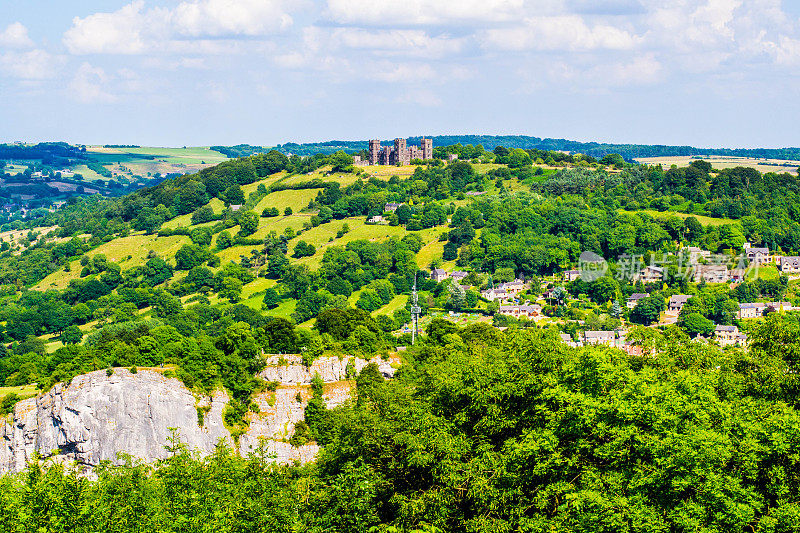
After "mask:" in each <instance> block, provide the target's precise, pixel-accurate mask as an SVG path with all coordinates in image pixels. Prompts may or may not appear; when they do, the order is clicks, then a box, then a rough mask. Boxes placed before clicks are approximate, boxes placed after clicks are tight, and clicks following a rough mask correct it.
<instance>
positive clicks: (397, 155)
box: [390, 139, 408, 165]
mask: <svg viewBox="0 0 800 533" xmlns="http://www.w3.org/2000/svg"><path fill="white" fill-rule="evenodd" d="M407 158H408V154H407V153H406V140H405V139H395V140H394V159H393V160H392V161H391V162H390V164H395V163H400V164H401V165H407V164H408V161H406V159H407Z"/></svg>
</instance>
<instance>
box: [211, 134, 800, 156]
mask: <svg viewBox="0 0 800 533" xmlns="http://www.w3.org/2000/svg"><path fill="white" fill-rule="evenodd" d="M432 138H433V144H434V146H449V145H453V144H462V145H467V144H472V145H476V144H481V145H483V147H484V148H486V149H487V150H493V149H494V148H495V147H496V146H505V147H506V148H524V149H533V148H535V149H538V150H561V151H568V152H580V153H583V154H587V155H591V156H594V157H602V156H604V155H606V154H611V153H618V154H621V155H622V156H623V157H625V158H626V159H633V158H638V157H663V156H689V155H698V154H703V155H722V156H737V157H758V158H769V159H789V160H800V148H698V147H694V146H668V145H663V144H613V143H598V142H579V141H570V140H568V139H548V138H540V137H531V136H528V135H435V136H433V137H432ZM420 139H421V137H409V138H408V141H409V142H410V143H418V142H419V140H420ZM383 142H385V143H390V142H391V141H388V140H387V141H383ZM366 147H367V141H366V140H362V141H325V142H319V143H302V144H297V143H291V142H290V143H285V144H279V145H278V146H277V149H278V150H279V151H281V152H283V153H292V154H298V155H313V154H317V153H324V154H331V153H333V152H336V151H338V150H344V151H346V152H357V151H359V150H363V149H365V148H366ZM219 148H220V147H214V149H215V150H217V151H220V152H222V150H220V149H219ZM232 148H236V147H232ZM259 148H262V149H265V148H263V147H259ZM223 153H225V152H223Z"/></svg>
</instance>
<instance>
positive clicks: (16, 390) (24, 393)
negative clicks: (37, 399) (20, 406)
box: [0, 383, 38, 400]
mask: <svg viewBox="0 0 800 533" xmlns="http://www.w3.org/2000/svg"><path fill="white" fill-rule="evenodd" d="M37 392H38V389H37V388H36V384H34V383H30V384H28V385H20V386H19V387H0V399H2V398H5V397H6V396H8V395H9V394H12V393H13V394H16V395H17V396H19V397H20V399H22V400H24V399H25V398H31V397H33V396H36V394H37Z"/></svg>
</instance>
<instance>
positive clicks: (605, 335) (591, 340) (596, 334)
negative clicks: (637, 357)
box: [583, 331, 617, 346]
mask: <svg viewBox="0 0 800 533" xmlns="http://www.w3.org/2000/svg"><path fill="white" fill-rule="evenodd" d="M616 340H617V334H616V332H614V331H584V332H583V343H584V344H586V345H589V344H604V345H606V346H614V344H615V343H616Z"/></svg>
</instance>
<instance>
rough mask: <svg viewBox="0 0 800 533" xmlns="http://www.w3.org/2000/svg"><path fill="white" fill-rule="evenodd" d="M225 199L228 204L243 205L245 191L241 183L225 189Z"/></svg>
mask: <svg viewBox="0 0 800 533" xmlns="http://www.w3.org/2000/svg"><path fill="white" fill-rule="evenodd" d="M224 196H225V198H224V200H225V202H226V203H227V204H228V205H242V204H243V203H244V191H243V190H242V188H241V187H240V186H239V185H231V186H230V187H228V188H227V189H225V193H224Z"/></svg>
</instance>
